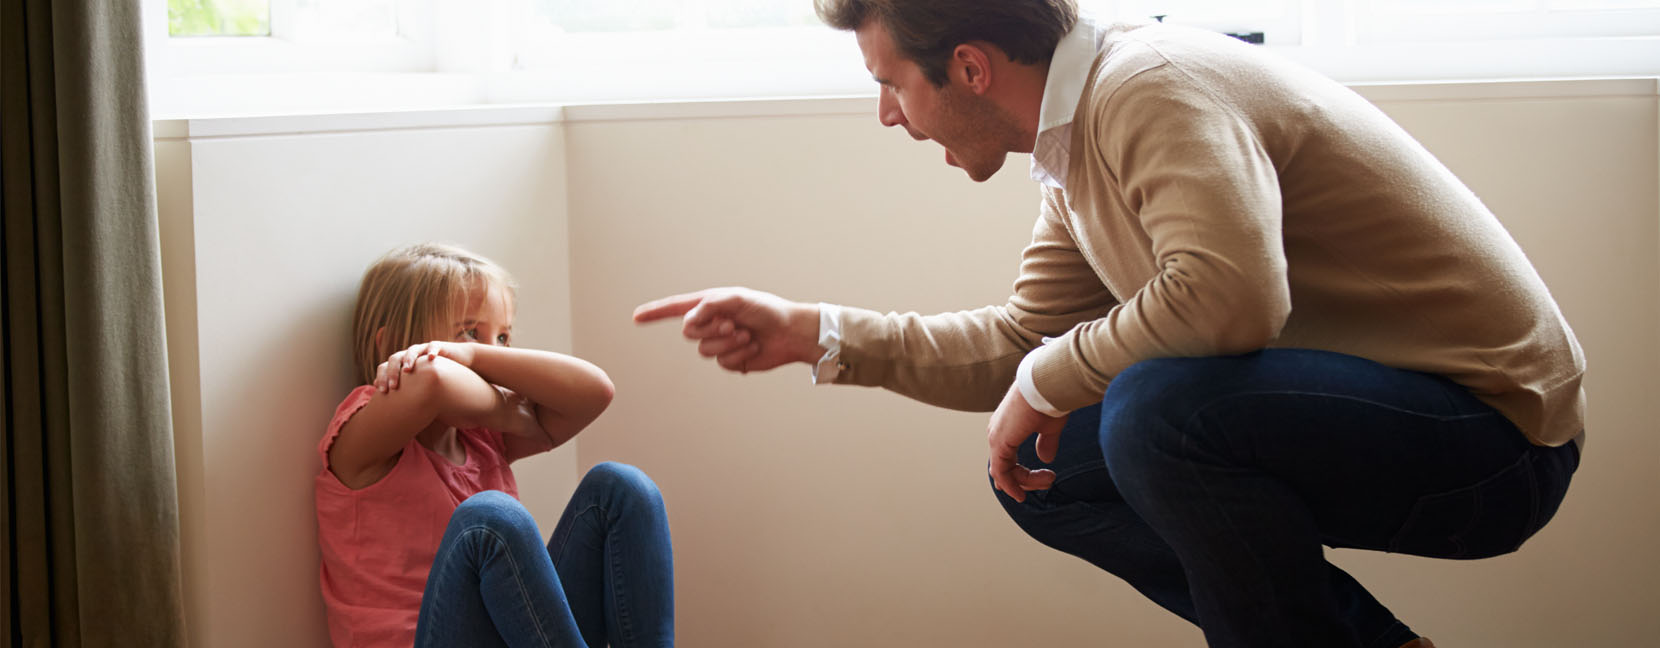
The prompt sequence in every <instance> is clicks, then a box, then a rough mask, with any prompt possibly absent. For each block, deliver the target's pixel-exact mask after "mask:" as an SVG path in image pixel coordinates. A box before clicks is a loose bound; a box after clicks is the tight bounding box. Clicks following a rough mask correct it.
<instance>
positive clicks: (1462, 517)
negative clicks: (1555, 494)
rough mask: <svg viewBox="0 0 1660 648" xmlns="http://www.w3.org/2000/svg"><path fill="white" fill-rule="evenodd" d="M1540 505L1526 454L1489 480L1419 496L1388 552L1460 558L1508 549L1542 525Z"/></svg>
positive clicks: (1531, 465) (1392, 539)
mask: <svg viewBox="0 0 1660 648" xmlns="http://www.w3.org/2000/svg"><path fill="white" fill-rule="evenodd" d="M1539 504H1540V493H1539V488H1538V485H1537V483H1536V481H1535V479H1534V466H1533V456H1532V455H1531V454H1528V453H1524V454H1523V455H1522V456H1521V457H1520V458H1518V459H1517V460H1516V463H1514V464H1511V465H1510V466H1508V467H1506V468H1505V469H1503V470H1500V471H1499V472H1497V473H1495V474H1494V475H1493V476H1491V477H1488V478H1487V479H1484V480H1482V481H1480V482H1477V483H1475V484H1473V485H1470V486H1466V487H1463V488H1458V489H1455V490H1451V491H1447V492H1444V493H1437V494H1434V495H1426V496H1424V497H1421V498H1419V499H1418V502H1417V503H1415V504H1413V506H1412V510H1411V512H1410V513H1408V514H1407V517H1406V522H1405V523H1404V524H1402V525H1401V529H1400V530H1399V531H1397V532H1396V533H1395V536H1394V537H1393V538H1391V539H1390V541H1389V551H1391V552H1395V553H1404V554H1412V555H1415V556H1428V557H1431V558H1459V559H1473V558H1487V557H1491V556H1497V555H1501V554H1507V553H1510V552H1512V551H1515V550H1516V549H1517V548H1518V547H1520V546H1522V542H1523V541H1525V540H1527V539H1528V538H1529V537H1530V536H1532V535H1533V534H1534V532H1536V531H1538V530H1539V527H1541V526H1543V525H1544V520H1541V519H1540V518H1541V517H1542V516H1541V515H1540V513H1541V511H1540V510H1539V509H1540V506H1539ZM1544 517H1545V519H1549V518H1548V516H1544Z"/></svg>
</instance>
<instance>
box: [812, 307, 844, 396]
mask: <svg viewBox="0 0 1660 648" xmlns="http://www.w3.org/2000/svg"><path fill="white" fill-rule="evenodd" d="M818 345H819V346H821V347H824V348H825V352H824V357H822V358H819V359H818V364H816V365H813V384H815V385H828V384H830V383H833V382H836V376H839V375H841V372H842V364H841V357H842V308H841V307H840V306H837V305H835V304H826V303H823V302H820V303H819V305H818Z"/></svg>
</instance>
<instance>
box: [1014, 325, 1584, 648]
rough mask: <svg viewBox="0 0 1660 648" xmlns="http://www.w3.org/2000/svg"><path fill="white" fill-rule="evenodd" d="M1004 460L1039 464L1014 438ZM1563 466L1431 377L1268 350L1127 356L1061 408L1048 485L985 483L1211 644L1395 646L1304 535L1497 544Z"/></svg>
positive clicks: (1368, 602) (1395, 632)
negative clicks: (1009, 488)
mask: <svg viewBox="0 0 1660 648" xmlns="http://www.w3.org/2000/svg"><path fill="white" fill-rule="evenodd" d="M1020 460H1021V463H1022V464H1024V465H1026V466H1028V467H1038V466H1041V465H1042V464H1041V463H1040V462H1039V461H1038V460H1037V456H1036V452H1035V450H1034V449H1033V441H1032V440H1028V441H1027V442H1026V445H1025V446H1023V447H1022V448H1021V449H1020ZM1578 465H1579V450H1578V448H1577V447H1576V446H1575V445H1574V444H1571V443H1570V444H1567V445H1564V446H1562V447H1557V448H1547V447H1541V446H1535V445H1533V444H1531V443H1528V441H1527V440H1526V439H1525V438H1524V437H1523V436H1522V434H1521V432H1520V431H1518V430H1517V429H1516V427H1515V426H1514V425H1513V424H1511V422H1510V421H1509V420H1507V419H1506V418H1505V417H1504V416H1503V415H1501V414H1499V413H1498V412H1497V411H1496V410H1494V409H1493V408H1491V407H1489V406H1487V405H1486V404H1485V403H1482V402H1481V401H1480V400H1477V399H1476V398H1475V397H1474V396H1472V395H1471V394H1470V393H1469V392H1468V391H1467V390H1465V389H1463V388H1462V387H1460V386H1458V385H1457V384H1454V383H1453V382H1451V381H1449V380H1447V379H1445V378H1443V377H1440V376H1433V375H1429V374H1423V373H1417V372H1412V371H1404V370H1400V369H1392V368H1389V367H1385V366H1383V365H1380V364H1377V363H1375V362H1372V361H1370V360H1365V359H1361V358H1356V357H1353V356H1347V355H1342V354H1337V353H1330V352H1325V351H1309V350H1296V349H1273V350H1266V351H1261V352H1256V353H1250V354H1246V355H1240V356H1229V357H1214V358H1169V359H1158V360H1149V361H1146V362H1142V363H1139V364H1136V365H1135V366H1132V367H1130V368H1129V369H1128V370H1126V371H1124V372H1123V373H1121V374H1120V375H1119V376H1118V377H1117V378H1116V379H1114V380H1113V382H1112V384H1111V386H1110V387H1109V388H1108V389H1107V392H1106V395H1105V396H1104V397H1103V398H1102V402H1101V404H1100V405H1098V406H1092V407H1089V408H1085V409H1081V410H1078V411H1075V412H1073V413H1072V414H1071V416H1070V417H1069V418H1068V420H1067V422H1066V427H1065V429H1064V431H1062V433H1061V441H1060V451H1059V452H1058V453H1057V455H1056V459H1055V462H1054V463H1053V464H1051V465H1049V466H1047V467H1049V468H1051V469H1053V470H1054V471H1055V473H1056V480H1055V484H1054V487H1053V488H1050V489H1049V490H1047V491H1036V492H1033V493H1029V494H1028V495H1027V499H1026V502H1025V503H1024V504H1022V503H1017V502H1015V501H1014V500H1012V499H1010V498H1008V497H1007V496H1006V495H1003V494H1002V493H997V498H998V500H999V501H1000V502H1001V503H1002V504H1003V508H1004V509H1005V510H1007V511H1008V513H1009V516H1010V517H1012V518H1014V521H1015V522H1016V523H1017V524H1018V525H1019V526H1020V527H1021V528H1022V529H1023V530H1025V531H1026V532H1027V533H1028V534H1030V535H1031V536H1032V537H1033V538H1036V539H1037V540H1038V541H1039V542H1042V543H1044V544H1045V545H1048V546H1050V547H1052V548H1055V549H1058V550H1060V551H1064V552H1066V553H1069V554H1072V555H1074V556H1077V557H1079V558H1082V559H1084V560H1086V561H1088V562H1090V563H1091V564H1094V565H1095V566H1097V567H1099V568H1101V569H1104V570H1106V571H1108V572H1111V573H1112V574H1114V575H1117V576H1118V577H1120V578H1122V579H1124V580H1125V581H1127V582H1128V583H1129V584H1130V586H1132V587H1134V588H1135V589H1136V590H1137V591H1139V592H1141V593H1142V594H1143V595H1145V596H1147V597H1148V598H1149V599H1151V600H1153V602H1155V603H1157V604H1159V605H1160V606H1162V607H1163V608H1165V609H1167V610H1169V611H1171V612H1173V613H1175V614H1177V615H1178V616H1181V617H1182V618H1184V619H1187V620H1189V621H1192V622H1194V623H1196V624H1198V625H1199V627H1200V628H1201V629H1203V630H1204V633H1205V639H1206V641H1207V642H1208V643H1209V644H1210V645H1212V646H1321V647H1336V646H1366V647H1368V648H1371V647H1375V646H1381V647H1388V648H1394V647H1395V646H1399V645H1400V644H1402V643H1405V642H1407V641H1410V640H1412V639H1413V638H1415V637H1416V636H1417V635H1416V634H1414V633H1413V632H1412V630H1411V629H1410V628H1408V627H1407V626H1406V624H1404V623H1401V622H1400V621H1399V620H1397V619H1396V618H1395V616H1394V615H1393V614H1391V613H1390V612H1389V610H1388V609H1387V608H1385V607H1384V606H1383V604H1381V603H1379V602H1378V601H1377V600H1376V599H1374V598H1373V597H1372V595H1371V594H1369V593H1367V591H1366V589H1365V588H1364V587H1362V586H1361V585H1360V584H1359V583H1358V582H1356V581H1355V580H1354V579H1353V578H1351V577H1350V576H1349V575H1348V574H1347V573H1344V572H1343V570H1341V569H1338V568H1337V567H1335V566H1333V565H1332V564H1331V563H1329V562H1326V559H1325V556H1324V549H1323V548H1322V545H1326V546H1331V547H1352V548H1363V549H1373V550H1379V551H1390V552H1399V553H1407V554H1414V555H1419V556H1431V557H1437V558H1461V559H1467V558H1483V557H1487V556H1495V555H1499V554H1503V553H1508V552H1511V551H1514V550H1515V549H1516V548H1517V547H1519V546H1521V544H1522V542H1523V541H1524V540H1526V539H1527V538H1528V537H1530V536H1532V535H1533V533H1534V532H1536V531H1538V530H1539V528H1540V527H1542V526H1544V524H1545V522H1547V521H1549V520H1550V518H1551V516H1552V515H1554V514H1555V512H1556V508H1557V506H1558V505H1559V504H1560V503H1561V501H1562V497H1563V495H1564V494H1565V493H1566V492H1567V489H1568V481H1569V479H1570V478H1571V477H1572V475H1573V472H1574V470H1575V469H1576V468H1577V467H1578ZM1425 585H1426V586H1429V585H1430V584H1427V583H1426V584H1425Z"/></svg>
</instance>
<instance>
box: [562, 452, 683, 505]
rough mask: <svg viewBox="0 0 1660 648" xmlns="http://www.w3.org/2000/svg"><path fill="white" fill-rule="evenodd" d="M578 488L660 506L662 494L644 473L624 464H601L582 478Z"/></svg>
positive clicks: (608, 462) (607, 462)
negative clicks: (590, 489)
mask: <svg viewBox="0 0 1660 648" xmlns="http://www.w3.org/2000/svg"><path fill="white" fill-rule="evenodd" d="M578 488H596V489H600V490H601V491H602V492H605V493H608V494H610V495H611V496H612V497H615V498H618V499H620V500H624V501H641V502H645V503H648V504H651V505H655V506H662V502H663V494H662V492H661V491H659V490H658V489H657V483H656V482H654V481H652V480H651V478H650V477H648V476H646V473H645V471H643V470H640V469H639V468H635V467H634V466H630V465H628V464H624V463H617V462H614V461H606V462H602V463H600V464H598V465H596V466H594V467H593V468H592V469H590V470H589V471H588V474H587V475H585V476H583V478H582V484H581V485H580V486H578Z"/></svg>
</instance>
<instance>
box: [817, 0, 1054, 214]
mask: <svg viewBox="0 0 1660 648" xmlns="http://www.w3.org/2000/svg"><path fill="white" fill-rule="evenodd" d="M816 2H817V5H816V6H817V9H818V13H819V17H820V18H821V19H822V20H824V22H825V23H827V24H829V25H830V26H832V27H835V28H837V29H845V30H852V31H854V32H855V33H856V35H857V36H858V39H859V49H860V51H862V52H863V53H864V57H865V67H866V68H868V69H870V72H871V76H872V77H875V79H876V81H877V83H878V84H880V86H881V90H880V102H879V105H878V108H877V116H878V118H879V119H880V120H881V122H882V124H883V125H884V126H903V127H905V130H906V132H908V133H910V135H911V137H913V138H916V139H918V140H923V139H932V140H934V141H937V142H939V144H940V145H941V146H943V147H945V151H946V155H945V157H946V163H948V164H951V165H953V166H957V167H961V168H962V169H963V170H964V171H965V172H967V173H968V175H969V177H970V178H972V179H974V180H975V181H976V182H978V181H983V180H985V179H987V178H990V177H991V176H992V174H994V173H996V172H997V170H998V169H1000V168H1002V166H1003V161H1004V158H1006V157H1007V154H1008V153H1010V152H1030V151H1031V150H1032V149H1031V147H1032V142H1033V141H1034V140H1035V139H1036V132H1035V130H1036V123H1037V109H1038V106H1039V105H1041V99H1042V95H1043V81H1044V72H1045V71H1046V70H1047V69H1048V63H1049V59H1050V58H1051V57H1052V56H1053V55H1054V52H1055V46H1056V44H1057V43H1059V42H1060V39H1061V37H1062V36H1064V35H1065V34H1066V32H1067V31H1069V30H1071V29H1072V26H1073V24H1074V23H1076V22H1077V9H1076V7H1075V6H1074V5H1073V3H1072V1H1071V0H979V1H965V0H816Z"/></svg>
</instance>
